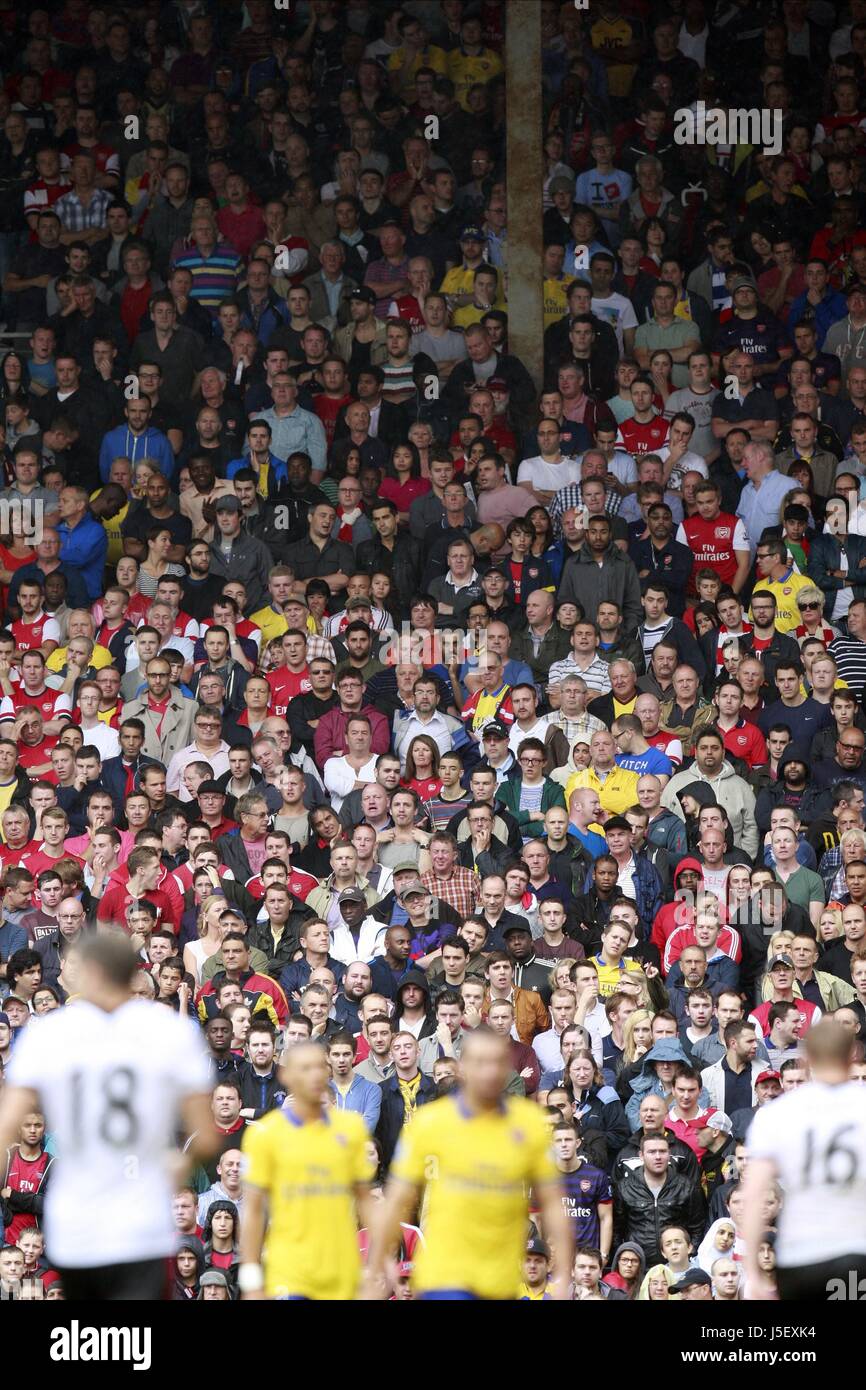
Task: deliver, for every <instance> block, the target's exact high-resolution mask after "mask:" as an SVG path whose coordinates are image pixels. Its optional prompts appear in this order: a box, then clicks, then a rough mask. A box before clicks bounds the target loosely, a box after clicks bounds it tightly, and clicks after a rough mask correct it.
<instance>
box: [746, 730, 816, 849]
mask: <svg viewBox="0 0 866 1390" xmlns="http://www.w3.org/2000/svg"><path fill="white" fill-rule="evenodd" d="M813 761H814V760H813V758H812V756H811V753H810V751H809V745H808V743H798V742H794V743H789V744H788V746H787V748H786V749H785V751H784V752H783V754H782V756H781V758H780V759H779V767H778V776H777V778H776V781H775V782H769V783H768V784H767V785H766V786H764V787H762V788H761V790H760V791H759V792H758V795H757V797H756V798H755V822H756V824H757V826H758V829H759V830H760V832H761V834H762V835H764V834H766V832H767V831H768V830H769V828H770V818H771V816H772V814H773V812H774V811H775V809H776V807H777V806H791V807H793V809H794V810H795V811H797V812H798V813H799V811H800V807H801V805H802V803H803V797H802V795H801V796H797V797H791V796H790V795H789V794H788V792H787V791H786V789H785V779H784V772H785V768H786V767H787V766H788V764H789V763H804V764H805V766H806V768H807V774H806V775H807V783H806V785H808V769H809V768H810V767H811V766H812V763H813ZM804 791H805V787H804Z"/></svg>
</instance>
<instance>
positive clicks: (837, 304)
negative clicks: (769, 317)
mask: <svg viewBox="0 0 866 1390" xmlns="http://www.w3.org/2000/svg"><path fill="white" fill-rule="evenodd" d="M806 307H807V305H806V291H805V290H804V291H803V293H802V294H798V295H797V298H796V299H795V300H794V302H793V303H792V305H791V307H790V309H789V310H788V330H789V332H790V333H791V334H792V336H793V332H794V329H795V328H796V327H797V324H798V323H799V322H800V320H801V318H803V316H804V314H805V312H806ZM809 310H810V313H811V315H812V317H813V318H814V320H815V334H816V336H817V340H818V347H819V348H822V347H823V346H824V339H825V338H826V336H827V332H828V330H829V329H831V328H832V327H833V324H834V323H838V322H839V320H840V319H844V318H845V316H846V314H847V313H848V301H847V300H846V298H845V296H844V294H840V293H839V291H838V290H834V289H831V288H830V286H829V285H828V286H827V291H826V293H825V295H824V298H823V299H822V300H821V302H820V304H817V305H815V307H814V308H812V306H811V305H810V306H809Z"/></svg>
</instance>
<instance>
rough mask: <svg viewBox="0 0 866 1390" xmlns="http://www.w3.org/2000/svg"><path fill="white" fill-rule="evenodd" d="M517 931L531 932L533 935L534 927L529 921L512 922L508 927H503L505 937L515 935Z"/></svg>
mask: <svg viewBox="0 0 866 1390" xmlns="http://www.w3.org/2000/svg"><path fill="white" fill-rule="evenodd" d="M516 931H525V932H529V934H530V936H531V935H532V928H531V927H530V925H529V923H528V922H510V923H509V925H508V926H507V927H503V928H502V935H503V937H506V936H513V935H514V933H515V932H516Z"/></svg>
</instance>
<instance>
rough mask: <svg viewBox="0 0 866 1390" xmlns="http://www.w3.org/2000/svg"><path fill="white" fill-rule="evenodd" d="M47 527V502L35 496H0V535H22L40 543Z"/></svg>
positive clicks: (33, 542) (35, 543) (36, 543)
mask: <svg viewBox="0 0 866 1390" xmlns="http://www.w3.org/2000/svg"><path fill="white" fill-rule="evenodd" d="M44 529H45V503H44V502H42V501H41V500H40V499H39V498H34V497H8V498H6V497H3V498H0V535H3V536H12V535H21V536H23V537H24V539H25V540H27V541H30V542H31V544H32V545H39V543H40V541H41V540H42V538H43V532H44Z"/></svg>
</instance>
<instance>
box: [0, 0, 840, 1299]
mask: <svg viewBox="0 0 866 1390" xmlns="http://www.w3.org/2000/svg"><path fill="white" fill-rule="evenodd" d="M540 8H541V15H542V40H543V73H544V129H543V131H542V132H539V177H538V194H539V205H538V216H539V218H540V219H543V235H544V266H543V277H544V279H543V312H544V345H543V347H544V351H543V358H544V380H543V382H542V383H541V390H537V389H536V384H535V383H534V381H533V377H532V375H531V374H530V371H529V370H528V368H527V365H526V364H525V363H524V362H523V361H521V359H520V357H519V356H518V355H517V354H515V353H514V352H512V351H511V350H510V348H509V317H508V280H509V269H511V272H512V274H514V273H517V269H518V268H517V267H514V266H511V267H509V252H508V216H507V199H506V158H505V156H506V140H505V132H506V106H507V99H506V89H505V82H504V76H503V72H504V67H503V61H504V46H505V39H506V18H507V13H506V12H507V6H506V5H505V3H504V0H404V3H403V4H402V5H399V4H396V3H387V0H346V3H337V2H336V0H289V3H287V4H286V5H283V6H278V7H275V6H273V5H269V4H267V3H265V0H246V3H245V4H243V5H241V4H239V3H235V2H234V0H223V2H222V3H220V4H219V5H214V4H209V3H189V2H188V0H169V3H164V4H161V3H148V2H147V0H142V2H141V3H126V4H119V5H104V6H100V5H95V4H90V3H84V0H63V3H61V0H58V3H56V4H52V5H47V6H45V7H43V8H36V7H15V6H2V7H0V71H2V75H3V84H2V91H0V114H2V130H3V135H2V140H0V180H2V182H0V191H2V213H0V217H2V227H0V277H2V309H0V317H2V320H3V321H4V324H5V330H6V332H7V333H14V334H16V335H18V336H17V338H15V339H13V340H12V341H15V342H17V343H18V344H19V346H18V347H15V348H13V349H12V350H9V351H6V352H5V355H3V357H2V360H0V400H2V407H3V413H2V417H0V453H2V458H0V464H2V468H3V470H4V479H3V481H4V487H3V490H2V491H0V505H4V504H5V507H4V523H5V522H6V521H7V519H8V527H7V533H6V534H5V535H4V536H3V537H2V540H0V586H2V592H0V599H2V611H3V627H2V629H0V688H2V703H0V725H2V727H0V826H2V843H0V861H2V866H3V867H2V924H0V987H2V993H3V996H4V998H3V1001H2V1005H0V1064H2V1066H4V1067H5V1065H6V1064H7V1063H8V1061H9V1059H10V1056H11V1055H12V1053H13V1052H14V1049H15V1046H16V1038H18V1037H19V1036H20V1034H21V1030H22V1029H25V1028H26V1029H28V1030H30V1029H38V1028H39V1026H40V1018H41V1017H42V1016H44V1015H45V1014H47V1013H49V1012H51V1011H52V1010H55V1009H57V1008H65V1007H67V1004H68V1003H69V1001H72V1007H74V999H75V994H76V947H77V944H78V943H79V942H80V941H81V940H84V939H86V937H87V936H88V934H90V933H93V932H94V931H99V930H100V929H103V930H105V929H109V928H115V929H120V930H123V931H125V932H126V933H127V934H128V935H129V936H130V938H131V940H132V942H133V943H134V945H135V949H136V950H137V951H138V952H139V954H140V961H141V969H140V971H139V974H138V976H137V980H136V985H135V988H136V992H138V993H140V994H141V995H142V996H143V997H144V998H150V999H154V1000H158V1001H160V1002H161V1003H163V1004H164V1005H165V1006H166V1007H168V1008H171V1009H174V1010H178V1011H181V1012H183V1013H186V1014H188V1015H189V1016H190V1017H191V1018H193V1019H196V1020H198V1021H199V1022H200V1025H201V1028H202V1030H203V1035H204V1038H205V1040H206V1043H207V1047H208V1049H209V1053H210V1056H211V1058H212V1064H213V1083H214V1084H213V1093H212V1115H213V1125H214V1126H215V1130H216V1131H217V1133H218V1135H219V1136H220V1145H219V1147H220V1152H219V1154H218V1156H217V1157H216V1158H215V1159H214V1160H213V1163H212V1164H211V1165H202V1166H199V1167H197V1168H196V1169H195V1170H194V1173H193V1177H192V1179H191V1180H190V1185H189V1186H186V1187H183V1188H182V1189H181V1190H180V1191H178V1193H177V1195H176V1199H175V1218H176V1223H177V1228H178V1233H179V1237H178V1249H177V1254H176V1258H175V1261H174V1264H173V1268H172V1279H173V1289H174V1297H175V1298H176V1299H177V1300H181V1301H182V1300H192V1299H196V1298H201V1299H229V1300H231V1299H234V1298H236V1297H237V1296H238V1291H237V1283H236V1273H237V1267H238V1263H239V1255H238V1241H239V1231H240V1227H241V1223H242V1221H243V1211H244V1199H243V1189H242V1179H243V1171H242V1170H243V1149H244V1147H245V1138H244V1136H245V1132H246V1133H250V1134H252V1133H253V1132H254V1131H255V1127H256V1124H257V1122H258V1121H259V1120H261V1118H262V1117H263V1116H264V1115H265V1114H266V1113H267V1112H269V1111H271V1110H273V1109H275V1108H277V1107H280V1106H281V1105H282V1104H283V1103H284V1102H285V1101H286V1090H285V1085H284V1082H283V1079H282V1075H281V1072H280V1068H279V1064H278V1059H279V1055H280V1052H281V1049H282V1047H283V1046H289V1045H291V1044H292V1043H295V1042H300V1041H306V1040H308V1039H309V1038H312V1039H314V1040H317V1041H319V1042H320V1043H321V1045H322V1047H323V1048H324V1049H325V1051H326V1055H327V1060H328V1066H329V1075H330V1081H329V1085H328V1097H327V1100H328V1104H331V1105H333V1106H335V1107H336V1108H337V1109H340V1110H349V1111H353V1112H357V1113H358V1114H360V1115H361V1116H362V1118H363V1121H364V1124H365V1126H366V1131H367V1134H368V1138H369V1156H370V1158H371V1160H372V1163H373V1166H374V1167H375V1170H376V1177H375V1181H374V1188H373V1191H374V1195H377V1196H381V1193H382V1184H383V1183H384V1182H385V1181H386V1179H387V1176H388V1173H389V1170H390V1168H391V1165H392V1161H393V1160H394V1156H395V1154H396V1153H397V1152H398V1146H399V1144H400V1138H401V1131H402V1130H403V1128H404V1126H407V1125H410V1124H411V1122H412V1121H413V1119H414V1118H415V1116H416V1113H417V1111H418V1110H419V1108H420V1107H424V1106H426V1105H427V1104H428V1103H430V1102H431V1101H433V1100H435V1099H437V1098H438V1097H441V1096H444V1095H447V1094H448V1093H450V1092H451V1091H453V1090H455V1088H456V1087H457V1086H458V1066H459V1061H460V1055H461V1049H462V1046H463V1043H464V1040H465V1039H466V1037H467V1035H469V1034H470V1033H471V1031H472V1030H474V1029H476V1028H478V1027H480V1026H481V1025H482V1024H483V1025H486V1026H487V1027H489V1029H491V1030H492V1031H493V1032H495V1033H499V1034H501V1035H503V1036H506V1037H508V1038H509V1039H510V1047H511V1063H512V1071H511V1076H510V1081H509V1084H508V1087H507V1091H508V1093H509V1094H513V1095H517V1096H523V1095H525V1096H528V1097H530V1098H532V1099H534V1100H535V1101H536V1102H537V1103H538V1105H539V1106H540V1107H542V1110H543V1114H544V1116H545V1118H546V1119H547V1120H548V1121H549V1127H550V1133H551V1143H552V1145H553V1150H554V1154H555V1162H556V1166H557V1168H558V1170H559V1172H560V1174H561V1178H562V1191H563V1202H564V1203H565V1206H566V1210H567V1212H568V1215H569V1217H570V1220H571V1225H572V1229H573V1233H574V1239H575V1242H576V1254H575V1259H574V1268H573V1291H574V1298H575V1299H591V1300H599V1299H604V1300H613V1301H618V1300H619V1301H626V1300H629V1299H641V1300H645V1299H649V1300H665V1299H680V1298H681V1299H702V1298H706V1299H711V1298H712V1299H716V1300H722V1301H724V1300H737V1299H742V1298H744V1297H746V1298H747V1297H748V1294H749V1290H748V1285H747V1281H746V1280H745V1279H744V1277H743V1273H742V1271H743V1260H744V1255H745V1253H746V1252H745V1247H744V1240H743V1236H742V1233H741V1230H740V1219H741V1215H742V1187H741V1180H742V1178H743V1176H744V1173H745V1170H746V1167H747V1165H748V1150H747V1144H748V1135H749V1129H750V1125H751V1123H752V1121H753V1119H754V1116H755V1114H756V1113H757V1112H758V1111H759V1110H760V1109H762V1108H763V1107H765V1106H770V1105H772V1104H773V1103H774V1101H775V1100H776V1098H777V1097H779V1096H780V1094H783V1093H785V1092H787V1091H790V1090H792V1089H794V1088H796V1087H798V1086H800V1085H801V1084H802V1083H803V1082H804V1081H806V1080H807V1079H808V1066H807V1063H806V1060H805V1058H804V1056H803V1054H802V1046H801V1045H802V1041H803V1039H804V1037H805V1035H806V1034H807V1032H808V1030H809V1029H810V1027H812V1026H813V1025H814V1024H815V1023H816V1022H817V1021H818V1020H820V1019H821V1018H822V1017H826V1016H832V1018H833V1019H834V1020H835V1021H836V1022H837V1023H838V1024H840V1025H841V1026H842V1027H843V1028H844V1029H846V1030H848V1031H849V1032H850V1034H851V1036H852V1038H853V1039H855V1040H856V1046H855V1049H854V1057H855V1061H854V1063H853V1067H852V1078H854V1079H857V1080H861V1081H866V1046H864V1041H863V1040H864V1039H866V826H864V809H863V808H864V790H866V763H864V752H866V717H864V711H863V693H864V689H866V574H864V573H863V571H864V570H866V345H864V344H866V337H864V335H866V231H863V230H862V229H861V226H862V223H863V211H864V200H866V193H864V189H866V154H864V150H866V4H864V3H863V0H850V7H849V6H841V5H834V4H831V3H827V0H815V3H813V4H811V5H807V4H806V3H805V0H783V2H782V4H781V5H779V6H771V5H767V4H763V3H760V0H755V2H754V3H753V0H725V2H724V3H722V4H720V5H718V6H715V7H714V6H713V5H711V4H707V3H705V0H668V2H667V3H665V4H661V3H659V4H655V3H650V0H620V3H617V4H614V3H612V0H592V3H591V4H590V6H589V8H588V9H581V8H579V7H577V6H575V5H574V4H571V3H564V4H561V5H559V4H556V3H555V2H554V0H540ZM698 100H703V101H706V102H707V104H708V105H712V104H716V105H718V104H719V103H720V102H722V101H723V100H724V102H729V103H730V105H731V106H734V107H744V108H752V109H768V110H771V111H774V112H778V113H780V121H781V125H780V139H779V146H778V149H777V151H776V152H775V153H773V154H770V153H767V152H766V151H764V150H763V149H762V148H761V147H760V146H752V145H749V144H744V143H739V144H737V143H731V144H724V143H719V144H715V145H709V144H694V143H693V144H680V143H678V142H677V140H676V138H675V131H676V124H677V122H676V113H677V111H681V110H682V109H684V108H685V109H688V108H690V107H691V106H692V105H693V104H694V103H695V102H696V101H698ZM861 108H863V109H862V110H861ZM861 499H862V500H861ZM28 501H29V503H30V504H38V505H39V507H40V508H41V510H40V512H39V516H40V520H41V524H40V527H39V533H38V538H35V534H34V532H33V531H32V530H30V529H28V521H27V518H28V511H27V508H26V507H25V505H24V504H25V503H26V502H28ZM53 1161H54V1152H53V1147H52V1143H51V1136H50V1134H47V1133H46V1131H45V1124H44V1121H43V1119H42V1117H41V1116H40V1115H39V1114H33V1115H32V1116H30V1117H29V1118H28V1120H27V1122H26V1124H25V1125H24V1127H23V1129H22V1132H21V1135H20V1142H19V1144H18V1145H17V1146H16V1147H15V1148H13V1149H11V1150H10V1151H9V1153H8V1154H7V1155H3V1156H0V1162H2V1163H3V1165H4V1175H3V1178H2V1182H0V1220H2V1223H3V1226H4V1228H5V1235H4V1242H3V1248H2V1249H0V1298H3V1299H7V1298H17V1297H21V1298H37V1297H39V1298H41V1297H45V1298H52V1297H61V1296H62V1288H61V1285H60V1281H59V1279H58V1277H57V1274H56V1272H55V1271H53V1267H52V1263H51V1250H50V1246H49V1247H48V1248H46V1244H45V1238H44V1235H43V1233H42V1231H41V1229H40V1218H41V1213H42V1207H43V1203H44V1199H45V1194H46V1190H47V1188H48V1187H49V1185H50V1182H51V1169H52V1164H53ZM783 1201H784V1194H783V1193H782V1192H781V1191H777V1192H776V1193H775V1194H774V1196H773V1198H772V1201H771V1202H769V1203H768V1206H767V1211H766V1233H765V1237H764V1240H763V1242H762V1244H761V1249H760V1252H759V1256H758V1258H759V1262H760V1267H761V1269H762V1271H763V1272H764V1274H765V1276H766V1278H767V1279H768V1280H770V1281H772V1278H773V1269H774V1263H775V1254H774V1244H775V1223H776V1219H777V1216H778V1214H779V1211H780V1208H781V1205H782V1203H783ZM423 1226H424V1219H423V1212H421V1213H419V1214H418V1216H417V1218H416V1221H415V1223H414V1224H405V1225H404V1227H403V1235H402V1240H401V1249H400V1252H399V1262H398V1263H397V1265H396V1270H395V1275H394V1283H393V1290H392V1296H393V1298H394V1299H397V1300H400V1299H404V1298H411V1297H412V1296H413V1287H414V1286H413V1283H412V1271H413V1265H414V1263H415V1260H416V1257H417V1255H418V1252H419V1251H421V1250H423V1247H424V1232H423ZM366 1238H367V1233H366V1231H361V1232H360V1233H359V1240H360V1242H361V1249H362V1252H363V1251H365V1250H366ZM554 1253H555V1252H554ZM551 1269H552V1264H551V1250H550V1249H549V1247H548V1245H547V1243H546V1242H545V1239H544V1230H543V1224H542V1223H540V1222H539V1223H536V1224H535V1225H534V1226H533V1227H532V1228H531V1229H530V1231H529V1233H528V1238H527V1247H526V1255H525V1260H524V1265H523V1268H522V1269H514V1270H509V1271H505V1273H504V1274H500V1277H501V1279H503V1280H504V1285H505V1287H508V1286H509V1285H513V1296H515V1297H518V1296H519V1297H521V1298H523V1299H527V1300H542V1299H544V1298H545V1297H547V1296H548V1295H547V1293H546V1290H547V1283H548V1279H549V1277H550V1274H551ZM459 1282H460V1281H459V1280H455V1283H459Z"/></svg>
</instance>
